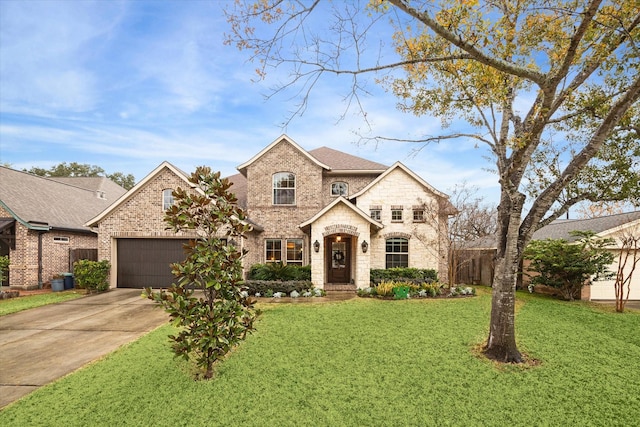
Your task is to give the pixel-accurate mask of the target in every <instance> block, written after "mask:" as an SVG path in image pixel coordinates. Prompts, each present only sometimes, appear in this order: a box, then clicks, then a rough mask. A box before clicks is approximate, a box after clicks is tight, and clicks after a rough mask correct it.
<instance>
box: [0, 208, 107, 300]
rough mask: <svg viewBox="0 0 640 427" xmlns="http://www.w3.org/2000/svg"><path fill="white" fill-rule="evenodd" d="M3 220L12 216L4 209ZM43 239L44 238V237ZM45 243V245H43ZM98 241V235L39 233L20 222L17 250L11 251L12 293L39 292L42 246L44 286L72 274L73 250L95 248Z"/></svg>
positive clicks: (17, 233)
mask: <svg viewBox="0 0 640 427" xmlns="http://www.w3.org/2000/svg"><path fill="white" fill-rule="evenodd" d="M0 216H1V217H5V218H8V217H11V215H10V214H9V213H8V212H6V211H5V210H3V209H2V208H0ZM40 235H41V236H40ZM54 237H66V238H68V241H67V242H63V243H62V242H56V241H54ZM39 240H40V241H41V243H40V242H39ZM97 242H98V238H97V236H96V235H94V234H88V233H78V232H71V231H57V230H52V231H48V232H44V233H42V232H39V231H36V230H30V229H29V228H27V227H25V226H24V225H22V224H21V223H20V222H18V221H16V245H15V246H16V247H15V249H10V250H9V260H10V264H9V283H10V285H11V288H12V289H22V290H29V289H37V288H38V287H39V286H40V283H39V278H38V269H39V260H38V252H39V246H40V244H41V245H42V249H41V250H42V275H41V278H42V282H43V284H46V283H47V282H49V281H50V280H51V278H52V277H53V276H54V275H56V274H60V273H64V272H68V271H69V250H70V249H80V248H95V247H96V245H97Z"/></svg>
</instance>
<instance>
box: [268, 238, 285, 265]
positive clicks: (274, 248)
mask: <svg viewBox="0 0 640 427" xmlns="http://www.w3.org/2000/svg"><path fill="white" fill-rule="evenodd" d="M264 248H265V257H264V259H265V261H266V262H278V261H282V240H280V239H266V240H265V241H264Z"/></svg>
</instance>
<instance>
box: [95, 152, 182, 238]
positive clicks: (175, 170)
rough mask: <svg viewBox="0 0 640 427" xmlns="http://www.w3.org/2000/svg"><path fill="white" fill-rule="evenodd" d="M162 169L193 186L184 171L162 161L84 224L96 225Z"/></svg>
mask: <svg viewBox="0 0 640 427" xmlns="http://www.w3.org/2000/svg"><path fill="white" fill-rule="evenodd" d="M164 169H168V170H170V171H171V172H173V173H174V174H175V175H177V176H178V177H179V178H181V179H182V180H183V181H184V182H185V184H186V185H187V186H190V187H193V184H191V183H190V182H189V176H188V175H187V174H186V173H184V172H183V171H181V170H180V169H178V168H177V167H175V166H173V165H172V164H171V163H169V162H167V161H164V162H162V163H160V165H158V167H156V168H155V169H154V170H152V171H151V172H150V173H149V174H148V175H147V176H145V177H144V178H143V179H142V180H141V181H140V182H138V183H137V184H136V185H135V186H134V187H133V188H132V189H130V190H129V191H127V192H126V193H125V194H123V195H122V196H121V197H120V198H119V199H118V200H116V201H115V202H114V203H113V204H112V205H111V206H109V207H108V209H105V210H104V211H102V212H101V213H100V214H99V215H98V216H95V217H90V219H89V220H87V222H86V225H87V226H88V227H93V226H95V225H97V224H98V222H100V221H101V220H102V219H103V218H104V217H106V216H107V215H109V213H111V212H113V211H114V210H115V209H116V208H117V207H118V206H120V205H121V204H122V203H124V202H125V201H127V200H129V199H131V198H132V197H133V196H134V195H135V194H136V193H137V192H138V191H139V190H140V189H141V188H142V187H144V186H145V185H146V184H147V183H148V182H149V181H151V180H152V179H153V178H155V177H156V176H157V175H158V174H159V173H160V172H162V171H163V170H164Z"/></svg>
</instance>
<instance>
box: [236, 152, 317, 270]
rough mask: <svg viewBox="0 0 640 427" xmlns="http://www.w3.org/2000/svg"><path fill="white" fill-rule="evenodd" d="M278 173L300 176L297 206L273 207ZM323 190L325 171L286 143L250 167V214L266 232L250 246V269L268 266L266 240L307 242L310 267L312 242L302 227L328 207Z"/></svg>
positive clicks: (258, 235) (306, 254)
mask: <svg viewBox="0 0 640 427" xmlns="http://www.w3.org/2000/svg"><path fill="white" fill-rule="evenodd" d="M276 172H292V173H294V174H295V175H296V204H295V206H274V205H273V178H272V177H273V174H274V173H276ZM322 188H323V177H322V168H321V167H320V166H318V165H317V164H315V163H314V162H312V161H311V160H310V159H309V158H308V157H307V156H305V155H304V153H302V152H300V151H299V150H297V149H296V148H294V147H293V146H292V145H291V144H289V143H288V142H287V141H284V140H283V141H282V142H280V143H279V144H277V145H275V146H274V147H272V149H271V150H269V151H268V152H266V153H264V154H263V155H262V156H261V157H260V158H258V159H257V160H256V161H255V162H253V163H252V164H250V165H249V166H248V167H247V207H248V209H247V214H248V217H249V218H250V219H251V220H252V221H253V222H255V223H256V224H258V225H260V226H261V227H263V228H264V231H263V232H261V233H253V234H252V235H251V238H250V239H249V240H248V241H247V242H246V248H247V249H249V253H248V254H247V256H246V258H245V265H246V266H251V265H253V264H256V263H264V262H265V259H264V257H265V254H264V240H265V239H286V238H298V239H304V252H305V262H304V263H305V264H306V263H308V260H309V257H308V252H309V239H308V236H307V235H306V234H305V233H304V232H302V230H300V228H299V227H298V226H299V225H300V224H301V223H302V222H304V221H306V220H308V219H309V218H311V217H312V216H313V215H315V214H316V213H318V211H320V210H321V209H322V207H323V206H324V205H323V199H322V197H321V196H320V195H321V194H322V193H321V192H322Z"/></svg>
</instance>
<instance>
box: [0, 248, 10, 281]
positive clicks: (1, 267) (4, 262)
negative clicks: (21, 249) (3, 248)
mask: <svg viewBox="0 0 640 427" xmlns="http://www.w3.org/2000/svg"><path fill="white" fill-rule="evenodd" d="M8 270H9V256H7V255H4V256H0V286H1V285H3V284H4V281H5V280H6V279H7V275H6V272H7V271H8Z"/></svg>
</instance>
